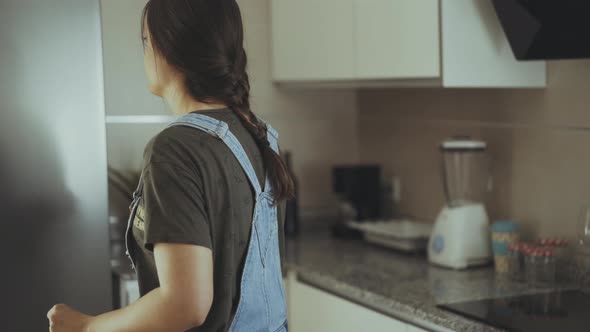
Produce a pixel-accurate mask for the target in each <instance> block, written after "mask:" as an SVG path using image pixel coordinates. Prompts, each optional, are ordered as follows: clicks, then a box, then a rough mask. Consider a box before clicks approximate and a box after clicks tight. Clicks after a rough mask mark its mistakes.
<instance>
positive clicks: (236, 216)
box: [130, 109, 284, 332]
mask: <svg viewBox="0 0 590 332" xmlns="http://www.w3.org/2000/svg"><path fill="white" fill-rule="evenodd" d="M200 114H204V115H207V116H209V117H212V118H215V119H218V120H221V121H224V122H226V123H227V124H228V125H229V128H230V131H231V132H232V133H233V134H234V135H235V136H236V137H237V139H238V140H239V141H240V143H241V144H242V146H243V147H244V150H245V151H246V154H247V155H248V158H249V159H250V161H251V163H252V165H253V167H254V170H255V172H256V175H257V177H258V179H259V181H260V182H261V183H260V184H261V186H263V185H264V179H265V176H264V174H265V167H264V162H263V159H262V154H261V152H260V150H259V148H258V146H257V145H256V143H255V141H254V139H253V137H252V135H251V134H250V133H249V132H248V131H247V129H246V128H245V127H244V126H243V125H242V124H241V122H240V120H239V118H238V117H237V116H236V115H235V114H234V113H233V112H232V111H231V110H228V109H220V110H212V111H204V112H200ZM142 181H143V190H142V196H141V199H140V203H139V206H138V208H137V212H136V214H135V216H134V219H133V227H132V229H133V237H134V239H135V241H131V242H132V243H131V247H130V253H131V255H132V257H133V258H134V261H135V263H136V270H137V276H138V279H139V288H140V293H141V296H143V295H145V294H147V293H149V292H150V291H151V290H153V289H154V288H157V287H159V282H158V274H157V269H156V265H155V261H154V254H153V247H154V244H156V243H183V244H192V245H197V246H203V247H207V248H210V249H211V250H212V252H213V264H214V267H213V271H214V299H213V306H212V308H211V311H210V312H209V315H208V317H207V320H206V322H205V324H204V325H203V326H201V327H200V328H194V329H191V330H190V331H191V332H197V331H199V332H200V331H207V332H211V331H227V330H228V329H229V325H230V323H231V320H232V318H233V314H234V312H235V310H236V307H237V304H238V300H239V291H240V279H241V275H242V270H243V264H244V261H245V257H246V253H247V250H248V244H249V239H250V231H251V224H252V216H253V212H254V192H253V188H252V186H251V185H250V183H249V181H248V178H247V176H246V174H245V172H244V171H243V169H242V167H241V166H240V164H239V162H238V160H237V159H236V158H235V157H234V155H233V153H232V152H231V151H230V149H229V148H228V147H227V146H226V145H225V143H223V141H221V140H220V139H218V138H217V137H214V136H212V135H210V134H208V133H205V132H203V131H201V130H198V129H194V128H189V127H183V126H175V127H169V128H167V129H164V130H163V131H162V132H160V133H159V134H158V135H156V136H155V137H154V138H153V139H152V140H151V141H150V142H149V143H148V145H147V147H146V149H145V153H144V165H143V176H142ZM283 212H284V209H283V207H282V206H281V207H280V213H279V216H280V217H279V234H280V235H279V236H280V239H279V243H280V246H281V253H282V252H283V246H284V238H283V234H284V233H283V231H282V230H283V222H284V214H283ZM194 296H199V294H194Z"/></svg>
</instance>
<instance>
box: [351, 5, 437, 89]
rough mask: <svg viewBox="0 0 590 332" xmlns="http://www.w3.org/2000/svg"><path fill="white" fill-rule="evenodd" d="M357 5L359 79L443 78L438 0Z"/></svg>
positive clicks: (357, 68) (356, 32) (356, 25)
mask: <svg viewBox="0 0 590 332" xmlns="http://www.w3.org/2000/svg"><path fill="white" fill-rule="evenodd" d="M354 5H355V7H354V8H355V22H354V24H355V27H356V29H355V38H354V39H355V41H356V47H355V52H356V53H355V56H356V61H355V62H356V78H357V79H361V80H367V79H387V78H436V77H439V76H440V46H439V7H438V5H439V3H438V0H418V1H417V0H355V1H354ZM418 17H420V19H416V18H418Z"/></svg>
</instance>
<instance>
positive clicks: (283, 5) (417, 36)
mask: <svg viewBox="0 0 590 332" xmlns="http://www.w3.org/2000/svg"><path fill="white" fill-rule="evenodd" d="M271 6H272V10H271V15H272V17H271V19H272V47H273V52H272V56H273V80H274V81H275V82H277V83H279V84H282V85H292V86H304V87H321V86H328V87H339V86H345V87H361V88H362V87H373V86H379V87H381V86H399V87H408V86H424V87H447V88H541V87H544V86H545V85H546V64H545V62H544V61H530V62H519V61H517V60H516V59H515V57H514V55H513V54H512V50H511V48H510V45H509V43H508V41H507V39H506V36H505V34H504V31H503V30H502V27H501V25H500V22H499V20H498V17H497V16H496V13H495V10H494V8H493V5H492V3H491V1H488V0H298V1H289V0H271Z"/></svg>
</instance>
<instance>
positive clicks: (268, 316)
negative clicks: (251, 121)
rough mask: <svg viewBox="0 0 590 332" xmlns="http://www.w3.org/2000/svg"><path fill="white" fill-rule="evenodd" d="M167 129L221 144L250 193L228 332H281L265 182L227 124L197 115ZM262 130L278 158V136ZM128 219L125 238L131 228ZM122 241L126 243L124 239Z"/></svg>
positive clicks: (272, 218)
mask: <svg viewBox="0 0 590 332" xmlns="http://www.w3.org/2000/svg"><path fill="white" fill-rule="evenodd" d="M170 126H186V127H192V128H195V129H198V130H202V131H205V132H207V133H209V134H211V135H213V136H215V137H217V138H219V139H221V140H222V141H223V142H224V143H225V144H226V145H227V147H228V148H229V149H230V150H231V151H232V153H233V154H234V156H235V157H236V158H237V160H238V162H239V163H240V165H241V166H242V169H243V170H244V172H245V173H246V175H247V177H248V180H249V181H250V184H251V185H252V187H253V189H254V195H255V204H254V215H253V217H252V231H251V233H250V241H249V245H248V253H247V255H246V262H245V264H244V269H243V272H242V279H241V287H240V299H239V303H238V307H237V310H236V312H235V315H234V318H233V321H232V323H231V326H230V329H229V330H230V332H242V331H243V332H286V331H287V308H286V302H285V290H284V288H283V278H282V270H281V261H280V252H279V234H278V218H277V206H276V205H273V197H272V188H271V183H270V181H269V180H268V177H267V178H266V183H265V188H261V187H260V181H258V178H257V176H256V172H255V171H254V168H253V166H252V164H251V163H250V160H249V159H248V156H247V155H246V152H245V151H244V148H243V147H242V145H241V144H240V142H239V141H238V139H237V138H236V137H235V136H234V134H232V133H231V132H230V131H229V126H228V125H227V123H225V122H223V121H219V120H217V119H213V118H211V117H208V116H205V115H202V114H195V113H190V114H187V115H184V116H183V117H181V118H179V119H178V120H177V121H175V122H174V123H172V124H171V125H170ZM267 127H268V142H269V144H270V146H271V148H272V149H273V150H274V151H275V152H276V153H278V143H277V138H278V133H277V132H276V131H275V130H274V129H273V128H272V127H271V126H270V125H267ZM141 187H142V186H141V184H140V186H139V188H138V192H137V193H136V194H134V201H133V204H132V217H131V218H133V215H134V214H135V210H136V209H137V205H138V201H139V200H138V199H137V198H136V197H137V196H139V193H140V191H141V189H142V188H141ZM131 218H130V221H129V224H128V227H127V233H129V229H130V228H131V222H132V220H131ZM126 238H127V239H128V241H129V237H128V236H127V237H126ZM127 250H129V249H127ZM132 265H133V261H132Z"/></svg>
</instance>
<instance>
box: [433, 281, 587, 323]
mask: <svg viewBox="0 0 590 332" xmlns="http://www.w3.org/2000/svg"><path fill="white" fill-rule="evenodd" d="M439 307H441V308H443V309H445V310H449V311H452V312H454V313H457V314H459V315H462V316H467V317H469V318H472V319H476V320H479V321H482V322H484V323H486V324H489V325H492V326H495V327H499V328H502V329H506V330H508V331H515V332H533V331H534V332H555V331H562V332H566V331H567V332H578V331H579V332H588V331H590V295H589V294H586V293H582V292H580V291H574V290H571V291H561V292H551V293H542V294H535V295H525V296H517V297H507V298H502V299H490V300H481V301H472V302H462V303H454V304H445V305H440V306H439Z"/></svg>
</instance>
